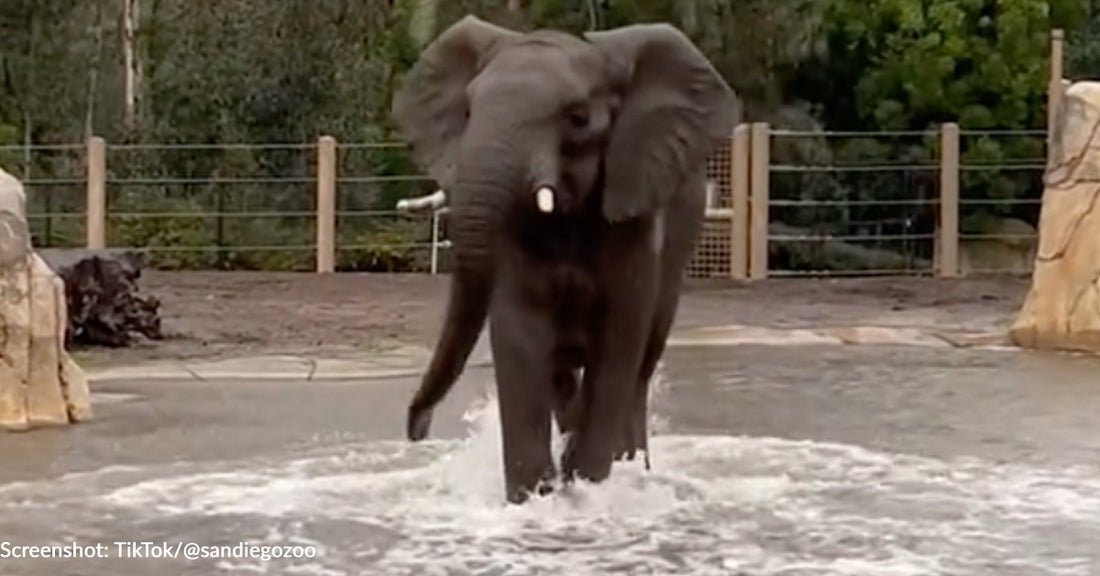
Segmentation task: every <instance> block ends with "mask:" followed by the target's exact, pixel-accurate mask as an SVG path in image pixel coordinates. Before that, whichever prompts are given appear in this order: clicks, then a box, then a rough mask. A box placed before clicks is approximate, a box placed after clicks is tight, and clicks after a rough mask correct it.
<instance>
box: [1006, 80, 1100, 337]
mask: <svg viewBox="0 0 1100 576" xmlns="http://www.w3.org/2000/svg"><path fill="white" fill-rule="evenodd" d="M1044 185H1045V190H1044V191H1043V205H1042V210H1041V212H1040V216H1039V246H1038V250H1037V252H1036V257H1035V266H1034V271H1033V272H1032V282H1031V290H1030V292H1029V293H1028V296H1027V299H1026V300H1025V301H1024V305H1023V307H1022V309H1021V310H1020V313H1019V315H1018V317H1017V318H1016V322H1015V324H1014V325H1013V327H1012V330H1011V334H1012V339H1013V341H1014V342H1015V343H1016V344H1017V345H1019V346H1023V347H1027V348H1040V349H1060V350H1084V351H1092V352H1100V205H1098V203H1097V198H1098V196H1100V82H1077V83H1074V84H1072V85H1071V86H1070V87H1069V88H1068V89H1067V90H1066V92H1065V98H1064V99H1063V100H1062V107H1061V110H1060V111H1059V114H1058V121H1057V124H1056V126H1055V128H1054V134H1053V137H1052V142H1051V146H1050V152H1049V160H1048V166H1047V173H1046V175H1045V176H1044Z"/></svg>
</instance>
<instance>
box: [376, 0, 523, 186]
mask: <svg viewBox="0 0 1100 576" xmlns="http://www.w3.org/2000/svg"><path fill="white" fill-rule="evenodd" d="M517 36H519V33H517V32H513V31H511V30H508V29H506V28H501V27H499V26H495V25H493V24H490V23H488V22H485V21H483V20H481V19H479V18H477V17H476V16H472V15H471V16H466V17H464V18H463V19H462V20H459V21H458V22H456V23H454V24H453V25H451V27H450V28H448V29H446V30H444V31H443V33H442V34H440V35H439V36H438V37H437V38H436V39H435V40H433V41H432V43H431V44H429V45H428V46H427V47H426V48H425V49H424V51H423V52H422V53H421V55H420V59H419V60H418V61H417V63H416V64H415V65H414V66H413V68H412V69H411V70H410V71H409V72H408V73H407V74H406V76H405V78H404V80H403V81H402V83H401V86H400V87H399V88H398V90H397V91H396V93H395V94H394V98H393V106H392V114H393V118H394V121H395V122H396V123H397V127H398V129H399V130H400V131H401V134H402V136H403V137H404V138H405V140H406V141H407V142H409V144H411V145H412V149H413V158H414V159H415V160H416V161H417V162H418V163H419V164H420V165H421V167H423V168H424V169H425V170H427V171H428V174H429V175H430V176H431V177H432V178H433V179H434V180H435V181H436V182H438V183H439V184H440V186H442V187H443V188H444V189H446V188H447V187H449V186H450V185H451V184H452V181H451V179H452V173H453V163H454V149H455V147H456V146H457V144H458V139H459V138H460V137H461V136H462V132H463V131H464V130H465V129H466V85H467V84H469V83H470V81H471V80H473V78H474V77H475V76H476V75H477V73H478V72H479V71H480V70H481V69H482V67H484V66H485V63H486V62H487V61H488V60H489V59H490V58H491V57H492V54H493V51H494V49H495V48H496V47H497V46H499V44H500V43H501V41H502V40H504V39H507V38H510V37H517Z"/></svg>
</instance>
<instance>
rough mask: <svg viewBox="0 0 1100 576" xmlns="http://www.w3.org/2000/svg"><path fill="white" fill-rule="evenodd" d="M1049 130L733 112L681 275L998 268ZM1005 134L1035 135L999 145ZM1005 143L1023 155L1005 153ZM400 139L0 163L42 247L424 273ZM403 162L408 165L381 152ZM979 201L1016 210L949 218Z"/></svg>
mask: <svg viewBox="0 0 1100 576" xmlns="http://www.w3.org/2000/svg"><path fill="white" fill-rule="evenodd" d="M1045 135H1046V132H1045V131H1042V130H1023V131H1012V130H985V131H971V130H959V128H958V127H957V126H956V125H954V124H945V125H944V126H943V127H942V128H941V129H940V130H935V131H909V132H821V131H816V132H805V131H795V130H775V129H771V127H770V126H768V125H767V124H762V123H756V124H742V125H739V126H738V127H737V128H736V129H735V130H734V132H733V133H732V134H731V136H730V138H729V139H728V140H727V142H726V143H725V144H724V145H723V146H722V147H721V148H720V149H719V150H718V151H717V152H716V153H715V154H714V155H713V156H712V157H711V158H710V160H709V161H708V164H707V168H706V170H707V180H708V190H707V196H708V210H707V223H706V226H705V229H704V231H703V234H702V236H701V238H700V240H699V243H698V247H697V250H696V254H695V257H694V258H693V260H692V262H691V264H690V266H689V274H690V275H692V276H696V277H724V278H737V279H740V278H750V279H752V278H764V277H769V276H791V275H817V276H820V275H852V274H858V275H871V274H925V275H927V274H932V275H939V276H957V275H960V274H962V273H968V274H969V273H979V272H995V271H998V270H1001V269H1003V268H1005V267H1004V266H1000V265H998V264H996V261H995V259H996V257H997V256H995V255H994V256H989V257H990V258H993V259H994V264H992V265H991V264H989V261H988V259H985V260H983V258H985V256H982V254H984V253H982V252H981V251H982V250H986V251H987V252H994V251H996V250H1000V251H1001V252H1003V253H1004V254H1003V255H1002V257H1003V258H1004V259H1007V260H1011V261H1012V262H1011V264H1012V265H1011V266H1008V267H1007V268H1009V271H1010V272H1020V271H1021V270H1022V268H1026V267H1027V264H1028V262H1027V258H1028V256H1027V254H1029V252H1028V251H1029V250H1033V245H1034V243H1035V232H1034V226H1033V223H1034V222H1035V221H1036V219H1037V207H1038V205H1039V202H1040V197H1041V190H1042V182H1041V176H1042V171H1043V170H1044V168H1045V159H1044V158H1042V155H1043V154H1045V151H1044V148H1043V142H1042V140H1043V138H1044V137H1045ZM1011 139H1018V140H1029V139H1030V141H1031V143H1030V144H1027V145H1019V146H1015V148H1012V147H1007V146H1001V145H1000V144H998V142H1003V141H1006V140H1011ZM904 141H909V142H911V144H908V145H906V144H901V142H904ZM861 143H862V144H861ZM861 146H862V148H861ZM1010 148H1012V149H1020V150H1024V151H1029V150H1030V151H1033V152H1034V153H1032V154H1025V155H1023V156H1019V157H1018V159H1017V157H1015V156H1013V157H1010V155H1008V154H1006V153H1005V150H1009V149H1010ZM406 149H407V146H406V145H405V144H404V143H400V142H375V143H369V142H368V143H338V142H336V141H335V140H334V139H332V138H331V137H327V136H325V137H321V138H320V139H318V141H317V142H316V143H306V144H301V143H289V144H286V143H284V144H248V143H239V144H209V145H208V144H175V145H156V144H154V145H147V144H117V145H116V144H111V145H108V143H107V142H105V141H104V140H103V139H101V138H92V139H90V140H89V142H88V143H87V144H86V145H62V146H32V147H29V148H27V147H20V146H4V147H0V166H2V167H4V168H5V169H7V170H8V171H9V172H11V173H13V174H15V175H16V176H21V177H22V179H23V182H24V184H25V185H26V186H27V189H28V213H29V218H30V220H31V222H32V233H33V234H34V235H35V239H36V243H38V244H39V245H55V246H56V245H61V246H87V247H90V248H102V247H108V246H110V247H120V248H129V249H133V250H140V251H144V252H148V253H150V254H155V255H157V257H158V258H159V261H158V262H159V264H160V265H162V266H178V267H217V268H280V269H298V270H306V269H309V270H314V271H316V272H320V273H329V272H334V271H336V270H361V269H369V270H422V271H425V272H430V273H433V274H435V273H439V272H442V271H445V270H446V268H447V265H446V259H445V258H444V256H445V254H446V253H447V250H448V248H449V247H450V243H449V241H448V240H447V235H446V218H447V214H448V211H447V208H446V206H436V208H435V209H434V210H429V211H426V212H416V211H407V210H398V209H397V202H398V200H400V199H402V198H405V199H408V198H413V197H417V196H423V195H425V194H428V193H430V192H432V191H434V190H435V185H434V183H433V182H432V181H431V179H430V178H428V177H426V176H424V175H422V174H416V173H415V172H413V171H412V170H410V169H408V168H409V166H408V165H407V159H403V153H404V150H406ZM861 149H870V150H872V151H874V150H877V151H878V156H875V155H874V154H870V155H868V154H864V153H860V150H861ZM998 151H999V152H998ZM142 155H152V156H153V157H152V158H151V159H149V158H146V159H143V158H142ZM963 160H965V162H964V161H963ZM398 161H403V162H405V163H406V166H405V168H406V169H405V170H404V171H403V170H402V169H401V167H400V166H398V167H396V168H395V167H394V166H393V165H388V164H386V162H391V163H397V162H398ZM41 173H47V174H50V175H51V176H50V177H40V176H39V174H41ZM81 191H82V193H79V192H81ZM991 191H992V192H991ZM74 192H75V193H76V194H74ZM998 194H1000V196H1002V197H998ZM1009 196H1011V198H1008V197H1009ZM379 203H381V204H382V205H383V206H387V208H385V209H381V210H380V209H378V206H379ZM982 211H985V212H997V213H999V216H998V218H1000V219H999V220H996V221H995V222H994V224H997V223H998V222H999V223H1001V224H1004V222H1011V223H1012V225H999V227H998V225H992V226H986V227H984V228H983V227H980V226H979V227H974V226H972V225H971V224H972V223H971V222H969V220H968V221H966V222H960V216H962V217H964V218H969V215H970V214H973V213H979V212H982ZM257 236H258V237H259V241H256V237H257ZM1017 252H1018V253H1019V255H1017V254H1016V253H1017ZM261 255H262V256H261ZM987 256H988V254H987Z"/></svg>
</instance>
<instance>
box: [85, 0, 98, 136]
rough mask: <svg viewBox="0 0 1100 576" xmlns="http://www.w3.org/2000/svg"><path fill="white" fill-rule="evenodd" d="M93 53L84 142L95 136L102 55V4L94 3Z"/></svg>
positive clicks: (89, 73) (89, 75)
mask: <svg viewBox="0 0 1100 576" xmlns="http://www.w3.org/2000/svg"><path fill="white" fill-rule="evenodd" d="M94 18H95V49H94V50H95V51H94V53H93V54H92V61H91V64H90V66H89V67H88V105H87V108H86V109H85V112H84V140H85V141H87V140H88V139H89V138H91V137H92V136H94V135H95V97H96V90H97V87H98V85H99V62H100V58H101V57H102V54H103V2H102V0H97V1H96V3H95V16H94Z"/></svg>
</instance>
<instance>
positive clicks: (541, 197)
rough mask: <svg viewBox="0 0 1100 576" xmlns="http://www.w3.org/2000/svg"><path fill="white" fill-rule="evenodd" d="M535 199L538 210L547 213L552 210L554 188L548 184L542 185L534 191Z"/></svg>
mask: <svg viewBox="0 0 1100 576" xmlns="http://www.w3.org/2000/svg"><path fill="white" fill-rule="evenodd" d="M535 201H536V202H537V203H538V206H539V211H540V212H543V213H545V214H549V213H551V212H553V211H554V189H553V188H550V187H549V186H543V187H542V188H539V189H538V191H537V192H535Z"/></svg>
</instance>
